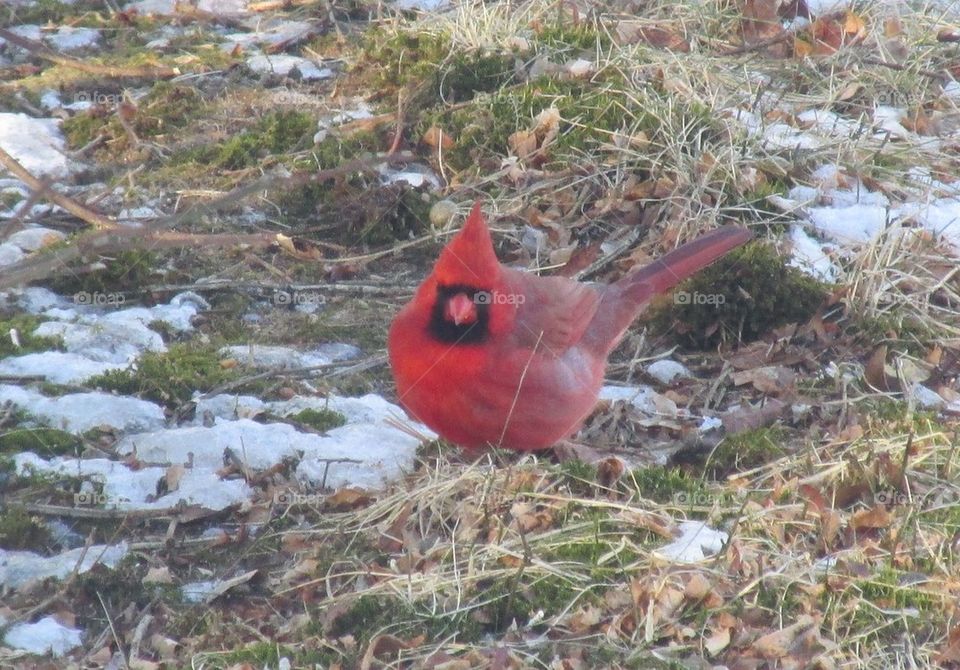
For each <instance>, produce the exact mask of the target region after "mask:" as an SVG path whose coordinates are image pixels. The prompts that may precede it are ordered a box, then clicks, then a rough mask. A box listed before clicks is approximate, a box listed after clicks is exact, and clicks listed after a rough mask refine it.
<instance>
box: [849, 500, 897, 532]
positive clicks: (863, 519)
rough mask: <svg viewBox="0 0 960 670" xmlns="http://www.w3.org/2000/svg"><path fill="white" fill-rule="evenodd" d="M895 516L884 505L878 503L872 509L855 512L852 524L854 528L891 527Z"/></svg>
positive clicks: (851, 520)
mask: <svg viewBox="0 0 960 670" xmlns="http://www.w3.org/2000/svg"><path fill="white" fill-rule="evenodd" d="M892 521H893V517H892V515H891V514H890V512H888V511H887V508H886V507H885V506H883V505H876V506H875V507H872V508H870V509H863V510H859V511H857V512H854V513H853V516H852V517H851V518H850V526H851V527H852V528H853V529H854V530H861V529H863V528H889V527H890V524H891V522H892Z"/></svg>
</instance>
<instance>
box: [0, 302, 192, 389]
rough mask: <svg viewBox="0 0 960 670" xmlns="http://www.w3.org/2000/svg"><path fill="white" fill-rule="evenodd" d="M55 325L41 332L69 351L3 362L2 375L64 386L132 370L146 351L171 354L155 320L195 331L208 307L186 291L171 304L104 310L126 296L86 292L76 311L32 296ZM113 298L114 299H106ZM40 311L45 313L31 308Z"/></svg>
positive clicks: (48, 324) (46, 325) (45, 325)
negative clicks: (195, 323) (197, 320)
mask: <svg viewBox="0 0 960 670" xmlns="http://www.w3.org/2000/svg"><path fill="white" fill-rule="evenodd" d="M27 295H32V296H34V298H35V299H38V300H39V301H40V304H41V305H42V306H43V307H46V306H48V305H50V304H51V303H53V305H56V307H48V308H47V309H45V310H42V307H41V310H42V311H41V313H43V314H44V315H45V316H49V317H53V318H54V319H56V320H54V321H51V322H45V323H42V324H41V325H40V326H39V327H38V329H37V330H38V332H39V334H41V335H46V336H59V337H62V338H63V340H64V347H65V348H66V351H65V352H62V351H47V352H39V353H31V354H25V355H23V356H15V357H9V358H6V359H3V360H2V361H0V374H9V375H14V376H38V375H39V376H42V377H44V378H46V379H47V380H48V381H52V382H56V383H60V384H73V383H80V382H83V381H85V380H87V379H89V378H90V377H93V376H95V375H99V374H102V373H104V372H106V371H108V370H119V369H123V368H126V367H128V366H129V365H130V364H131V363H133V362H134V361H135V360H136V358H138V357H139V356H140V354H142V353H143V352H144V351H156V352H163V351H166V345H164V343H163V339H162V338H161V337H160V335H158V334H157V333H156V332H154V331H153V330H151V329H150V328H148V327H147V326H148V324H150V323H152V322H154V321H163V322H164V323H166V324H168V325H169V326H170V327H171V328H173V329H174V330H176V331H179V332H184V331H188V330H191V329H192V325H191V319H192V318H193V317H194V316H195V315H196V314H197V313H198V312H199V311H200V310H201V309H206V308H208V307H209V305H208V304H207V302H206V300H204V299H203V298H202V297H200V296H199V295H197V294H195V293H192V292H186V293H181V294H179V295H176V296H174V297H173V298H172V299H171V300H170V304H169V305H156V306H154V307H130V308H128V309H113V310H110V311H107V312H103V311H102V310H101V309H99V306H100V305H103V304H107V305H122V304H123V300H124V297H123V294H99V293H94V294H90V293H86V292H81V293H78V294H76V295H75V296H74V303H75V307H74V308H72V309H70V308H66V307H60V306H59V305H62V304H63V302H62V301H61V300H60V299H59V298H57V297H56V296H54V297H53V298H51V297H50V294H43V293H40V294H38V293H36V292H34V293H28V294H27ZM101 298H103V299H109V300H101ZM30 311H34V312H36V311H40V310H30Z"/></svg>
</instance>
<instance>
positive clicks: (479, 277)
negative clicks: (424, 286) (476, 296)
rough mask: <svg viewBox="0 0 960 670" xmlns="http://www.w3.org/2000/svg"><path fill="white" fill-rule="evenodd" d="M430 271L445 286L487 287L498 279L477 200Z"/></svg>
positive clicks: (496, 262) (491, 242) (493, 254)
mask: <svg viewBox="0 0 960 670" xmlns="http://www.w3.org/2000/svg"><path fill="white" fill-rule="evenodd" d="M433 273H434V276H435V277H436V279H437V281H438V282H439V283H440V284H443V285H447V286H450V285H455V284H459V285H464V286H472V287H475V288H489V287H490V286H492V285H493V284H494V283H495V282H496V281H497V279H499V277H500V262H499V261H498V260H497V255H496V254H495V253H494V252H493V240H492V239H491V237H490V229H489V228H487V224H486V222H485V221H484V220H483V214H482V213H481V211H480V201H479V200H478V201H477V203H476V204H475V205H474V206H473V210H471V212H470V216H468V217H467V222H466V223H465V224H464V225H463V228H461V229H460V232H459V233H457V234H456V236H455V237H454V238H453V239H452V240H450V242H449V243H448V244H447V246H446V247H444V248H443V251H442V252H441V253H440V258H439V259H438V260H437V264H436V265H435V266H434V268H433Z"/></svg>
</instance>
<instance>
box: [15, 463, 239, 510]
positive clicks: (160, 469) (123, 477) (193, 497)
mask: <svg viewBox="0 0 960 670" xmlns="http://www.w3.org/2000/svg"><path fill="white" fill-rule="evenodd" d="M187 451H188V452H189V448H188V449H187ZM221 459H222V454H221ZM186 462H187V460H183V461H172V462H170V463H169V464H168V463H163V464H161V465H158V464H153V465H152V466H148V467H141V468H139V469H136V470H133V469H131V468H130V467H129V466H127V465H126V464H125V463H121V462H118V461H111V460H109V459H106V458H88V459H83V458H66V457H56V458H52V459H50V460H45V459H43V458H40V457H39V456H37V455H36V454H33V453H30V452H26V453H22V454H18V455H16V456H15V457H14V463H15V464H16V467H17V473H18V474H19V475H21V476H24V475H26V474H29V473H31V472H37V473H49V474H57V475H68V476H71V477H80V478H83V479H87V480H91V481H95V482H97V483H98V484H99V485H101V486H102V493H94V491H93V490H92V489H90V490H83V489H81V493H79V494H76V495H75V496H74V501H75V504H76V505H78V506H81V505H95V506H101V505H102V506H104V507H106V508H109V509H121V510H142V509H169V508H171V507H176V506H177V505H198V506H200V507H203V508H205V509H209V510H213V511H220V510H223V509H226V508H227V507H230V506H231V505H236V504H239V503H241V502H243V501H244V500H248V499H249V498H250V496H252V495H253V490H252V489H251V488H250V487H249V486H247V483H246V482H245V481H244V480H243V479H239V478H238V479H227V480H224V479H222V478H221V477H220V476H219V474H218V473H217V468H215V467H210V466H209V465H208V466H206V467H196V465H195V467H192V468H191V467H188V468H186V469H185V470H184V472H183V475H182V476H181V477H180V479H179V481H178V482H177V487H176V488H175V489H173V490H170V491H167V492H166V493H164V494H163V495H162V496H157V482H159V481H160V480H161V479H163V478H164V476H165V475H166V472H167V467H168V465H171V464H180V465H182V464H184V463H186ZM221 465H222V460H221Z"/></svg>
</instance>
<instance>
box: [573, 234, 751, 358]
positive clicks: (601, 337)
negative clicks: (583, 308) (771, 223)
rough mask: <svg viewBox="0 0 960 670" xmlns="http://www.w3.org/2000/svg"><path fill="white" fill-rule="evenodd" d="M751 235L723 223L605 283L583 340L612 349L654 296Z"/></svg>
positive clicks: (603, 349)
mask: <svg viewBox="0 0 960 670" xmlns="http://www.w3.org/2000/svg"><path fill="white" fill-rule="evenodd" d="M752 237H753V233H751V232H750V231H749V230H747V229H746V228H741V227H739V226H723V227H722V228H718V229H717V230H714V231H711V232H709V233H706V234H705V235H701V236H700V237H698V238H697V239H695V240H693V241H692V242H687V243H686V244H684V245H683V246H681V247H678V248H676V249H674V250H673V251H671V252H670V253H668V254H666V255H664V256H662V257H660V258H658V259H657V260H655V261H653V262H652V263H650V264H649V265H646V266H644V267H643V268H641V269H640V270H637V271H636V272H632V273H630V274H629V275H627V276H626V277H624V278H623V279H621V280H620V281H618V282H616V283H615V284H611V285H610V286H608V287H606V288H605V289H604V290H603V296H602V298H601V301H600V305H599V307H598V308H597V312H596V315H595V316H594V318H593V320H592V321H591V323H590V326H589V328H588V330H587V332H586V333H585V334H584V342H585V343H586V344H588V345H590V346H591V348H593V349H594V351H596V352H598V353H602V354H604V355H605V354H607V353H609V352H610V350H612V349H613V348H614V347H615V346H616V345H617V343H619V342H620V338H622V337H623V334H624V332H625V331H626V329H627V328H628V327H629V326H630V324H631V323H633V320H634V319H636V318H637V316H638V315H639V314H640V312H642V311H643V309H644V308H645V307H646V306H647V303H649V302H650V299H651V298H653V297H654V296H656V295H659V294H661V293H664V292H666V291H669V290H670V289H671V288H673V287H674V286H676V285H677V284H679V283H680V282H682V281H683V280H684V279H687V278H688V277H690V276H692V275H694V274H696V273H697V272H699V271H700V270H702V269H703V268H705V267H707V266H708V265H710V264H711V263H713V262H714V261H716V260H718V259H720V258H721V257H723V256H725V255H726V254H728V253H729V252H731V251H732V250H734V249H736V248H737V247H739V246H740V245H742V244H745V243H746V242H748V241H749V240H750V238H752Z"/></svg>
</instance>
